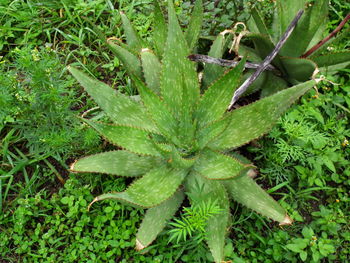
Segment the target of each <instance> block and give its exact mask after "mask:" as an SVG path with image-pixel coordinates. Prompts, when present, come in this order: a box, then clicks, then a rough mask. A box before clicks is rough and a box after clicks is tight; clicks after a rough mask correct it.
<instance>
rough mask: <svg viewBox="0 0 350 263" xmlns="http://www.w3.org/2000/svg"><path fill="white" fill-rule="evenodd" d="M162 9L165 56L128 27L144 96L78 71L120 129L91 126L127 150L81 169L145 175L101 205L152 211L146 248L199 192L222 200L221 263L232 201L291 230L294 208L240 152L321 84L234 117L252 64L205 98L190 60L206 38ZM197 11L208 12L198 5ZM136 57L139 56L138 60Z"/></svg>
mask: <svg viewBox="0 0 350 263" xmlns="http://www.w3.org/2000/svg"><path fill="white" fill-rule="evenodd" d="M198 3H200V4H201V1H197V4H196V5H197V7H198V6H201V5H200V4H198ZM156 4H157V3H156ZM156 8H157V7H156ZM158 8H159V6H158ZM159 11H160V10H158V12H156V16H158V17H159V18H161V19H160V20H157V21H158V22H157V21H156V23H161V25H162V26H158V27H155V33H154V35H157V36H158V38H157V40H158V41H159V42H156V43H157V44H156V45H154V46H155V50H156V51H155V52H153V51H151V49H149V48H144V47H143V46H142V45H141V44H144V43H143V42H142V41H141V40H140V38H138V37H137V36H136V33H135V31H134V30H133V28H132V27H131V25H130V24H128V21H124V25H125V24H127V25H128V26H129V29H128V30H127V32H128V34H126V36H127V40H128V46H126V45H125V44H124V45H125V46H122V45H119V46H117V45H116V46H117V49H118V50H119V57H121V55H120V54H121V53H123V54H127V53H126V52H129V53H128V54H130V55H131V57H134V58H135V59H134V60H133V61H134V62H135V64H137V65H138V66H140V68H133V67H129V65H130V63H131V62H132V60H129V61H128V62H129V64H127V60H126V62H125V63H126V64H124V66H126V68H127V70H128V72H129V74H130V76H131V78H132V80H133V83H134V85H135V86H136V87H137V89H138V92H139V94H140V98H141V99H140V100H135V99H134V98H132V97H129V96H126V95H124V94H122V93H120V92H116V91H115V90H114V89H112V88H111V87H109V86H108V85H106V84H104V83H103V82H100V81H98V80H95V79H92V78H90V77H89V76H88V75H86V74H85V73H83V72H81V71H80V70H78V69H76V68H74V67H69V70H70V72H71V74H73V76H74V77H75V78H76V79H77V80H78V81H79V83H80V84H81V85H82V86H83V87H84V88H85V90H86V91H87V92H88V94H89V95H90V96H91V97H92V98H93V99H94V100H95V102H96V103H97V104H98V105H99V106H100V108H102V109H103V110H104V111H105V113H106V114H107V115H108V116H109V118H110V120H111V121H112V122H113V124H105V123H101V122H95V121H92V120H88V119H85V122H86V123H88V124H89V125H90V126H91V127H93V128H94V129H95V130H96V131H98V132H99V133H100V134H101V136H103V137H104V138H105V139H106V140H107V141H109V142H110V143H112V144H114V145H116V146H117V147H118V148H119V149H122V150H115V151H111V152H104V153H99V154H96V155H92V156H87V157H84V158H82V159H80V160H77V161H76V162H75V163H74V164H73V165H72V167H71V170H72V171H76V172H95V173H106V174H113V175H118V176H125V177H135V180H134V182H133V183H132V184H131V185H130V186H129V187H128V188H127V189H126V190H125V191H124V192H111V193H106V194H102V195H100V196H98V197H96V198H95V200H94V201H93V202H96V201H99V200H104V199H115V200H117V201H119V202H122V203H125V204H129V205H131V206H134V207H137V208H144V209H148V210H147V212H146V214H145V217H144V219H143V221H142V224H141V226H140V228H139V230H138V233H137V239H136V247H137V249H139V250H141V249H143V248H145V247H147V246H148V245H150V244H151V243H152V242H153V241H154V240H155V239H156V237H157V235H158V234H159V233H160V232H161V231H162V230H163V229H164V227H165V226H166V224H167V222H168V221H169V220H170V219H171V218H172V217H173V216H174V214H175V212H176V211H177V210H178V208H179V207H180V206H181V204H182V202H183V200H184V198H185V197H186V195H188V196H191V193H193V192H194V191H196V192H195V194H196V196H197V197H198V198H196V200H191V199H190V202H205V201H207V200H211V201H213V200H216V201H217V203H218V205H219V206H220V209H221V212H220V213H219V214H217V215H214V216H212V217H210V219H209V221H208V223H207V228H206V241H207V244H208V246H209V248H210V250H211V253H212V255H213V257H214V260H215V262H221V261H222V260H224V255H223V254H224V252H223V249H224V243H225V236H226V234H227V227H228V224H229V214H230V202H231V200H234V201H237V202H239V203H241V204H242V205H244V206H246V207H248V208H250V209H252V210H254V211H256V212H257V213H260V214H261V215H264V216H266V217H269V218H271V219H273V220H275V221H278V222H279V223H280V224H281V225H284V224H290V223H291V219H290V218H289V217H288V215H287V214H286V211H285V210H284V209H283V208H282V207H281V206H280V205H279V204H278V203H277V202H276V201H275V200H274V199H273V198H272V197H270V196H269V195H268V194H267V193H266V192H265V191H264V190H263V189H262V188H261V187H260V186H259V185H258V184H257V183H256V182H255V181H254V180H253V179H252V178H251V177H250V176H249V174H250V173H249V171H251V169H253V168H254V165H253V164H251V163H249V162H247V161H246V159H245V158H242V157H240V156H239V155H238V154H232V151H233V150H234V149H236V148H238V147H240V146H242V145H244V144H247V143H249V142H250V141H251V140H254V139H256V138H259V137H260V136H262V135H264V134H265V133H267V132H268V131H269V130H270V128H271V127H272V126H273V124H274V122H275V121H276V120H277V119H278V118H279V116H280V115H281V114H282V113H283V112H284V111H285V110H286V109H287V108H288V107H289V106H290V105H291V104H292V103H293V102H294V101H295V100H296V99H298V98H299V97H300V96H301V95H303V94H304V93H305V92H306V91H308V90H309V89H310V88H311V87H313V85H314V84H315V81H308V82H305V83H303V84H299V85H297V86H294V87H291V88H288V89H285V90H283V91H280V92H278V93H276V94H274V95H272V96H269V97H266V98H264V99H261V100H259V101H256V102H254V103H252V104H249V105H246V106H242V107H240V108H238V109H235V110H233V111H229V112H228V111H226V108H227V106H228V104H229V102H230V100H231V96H232V94H233V92H234V91H235V90H236V88H237V87H238V86H239V83H240V80H241V76H242V72H243V71H244V63H245V61H244V60H242V61H241V62H240V63H239V64H238V66H236V67H235V68H233V69H230V70H229V71H227V72H225V73H224V74H222V75H221V76H218V78H217V80H216V81H214V82H213V83H212V85H211V86H210V87H209V88H208V89H206V90H205V91H204V93H201V83H200V81H199V78H198V73H197V70H196V65H195V64H194V63H193V62H191V61H189V60H188V59H187V56H188V55H189V54H190V52H191V49H192V48H193V46H194V43H195V42H196V39H198V34H196V35H195V36H193V35H192V36H189V35H190V34H186V32H185V34H184V33H183V32H182V29H181V28H180V26H179V23H178V20H177V17H176V14H175V11H174V7H173V4H172V2H171V1H169V6H168V23H167V24H165V19H164V16H163V15H162V13H161V12H159ZM195 12H199V13H200V12H202V11H201V10H200V9H199V8H197V11H196V10H195ZM125 19H126V17H124V20H125ZM159 21H163V22H159ZM200 24H201V21H199V20H197V21H194V22H191V23H190V27H192V32H199V29H198V28H200ZM187 32H189V31H187ZM131 43H132V44H131ZM128 49H129V50H128ZM136 52H139V53H138V54H139V55H137V56H136V55H135V54H136ZM160 58H162V59H160ZM198 186H200V187H199V188H200V189H201V190H200V192H198V191H197V190H198Z"/></svg>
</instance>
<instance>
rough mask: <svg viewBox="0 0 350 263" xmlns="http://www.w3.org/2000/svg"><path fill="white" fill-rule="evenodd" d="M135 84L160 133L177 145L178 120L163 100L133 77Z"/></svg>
mask: <svg viewBox="0 0 350 263" xmlns="http://www.w3.org/2000/svg"><path fill="white" fill-rule="evenodd" d="M134 81H135V83H136V86H137V87H138V90H139V92H140V94H141V97H142V101H143V103H144V104H145V106H146V108H147V109H148V111H149V114H150V115H151V117H152V119H153V120H154V122H155V123H156V125H157V126H158V129H159V130H160V131H161V133H162V134H163V135H164V136H166V137H168V139H169V140H171V141H172V142H173V143H175V144H177V145H179V144H180V142H179V141H178V139H177V134H178V132H177V131H178V121H177V119H176V118H175V117H174V115H173V114H172V113H171V112H170V111H169V110H168V108H167V107H166V105H165V104H164V101H162V100H161V99H160V98H159V97H158V96H157V95H156V94H155V93H153V92H152V91H151V90H150V89H149V88H147V87H146V86H145V84H144V83H143V82H142V81H140V80H139V79H137V78H134Z"/></svg>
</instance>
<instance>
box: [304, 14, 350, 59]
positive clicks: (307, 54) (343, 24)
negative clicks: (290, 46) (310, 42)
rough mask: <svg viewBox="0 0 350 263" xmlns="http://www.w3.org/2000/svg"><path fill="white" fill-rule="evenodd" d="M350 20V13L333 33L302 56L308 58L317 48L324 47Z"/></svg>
mask: <svg viewBox="0 0 350 263" xmlns="http://www.w3.org/2000/svg"><path fill="white" fill-rule="evenodd" d="M349 20H350V13H349V14H348V15H347V16H346V17H345V18H344V20H343V21H341V22H340V24H339V25H338V26H337V28H336V29H334V30H333V32H332V33H330V34H329V35H328V36H327V37H325V38H324V39H322V40H321V41H320V42H318V43H317V44H316V45H314V46H313V47H312V48H310V49H309V50H308V51H306V52H305V54H304V55H302V56H301V58H307V57H308V56H310V55H311V54H312V53H314V52H315V51H316V50H318V49H319V48H320V47H322V46H323V45H324V44H325V43H326V42H328V41H329V40H330V39H331V38H332V37H334V36H335V35H336V34H337V33H338V32H339V31H340V30H341V29H342V28H343V27H344V26H345V24H346V22H348V21H349Z"/></svg>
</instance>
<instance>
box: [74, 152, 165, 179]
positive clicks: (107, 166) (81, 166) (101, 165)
mask: <svg viewBox="0 0 350 263" xmlns="http://www.w3.org/2000/svg"><path fill="white" fill-rule="evenodd" d="M158 164H159V160H157V159H155V158H153V157H148V156H138V155H137V154H134V153H131V152H128V151H122V150H120V151H112V152H104V153H98V154H95V155H90V156H86V157H84V158H81V159H79V160H77V161H76V162H75V163H74V164H73V165H72V166H71V170H72V171H74V172H89V173H105V174H114V175H119V176H140V175H143V174H145V173H147V172H148V171H149V170H151V169H152V168H153V167H154V166H156V165H158Z"/></svg>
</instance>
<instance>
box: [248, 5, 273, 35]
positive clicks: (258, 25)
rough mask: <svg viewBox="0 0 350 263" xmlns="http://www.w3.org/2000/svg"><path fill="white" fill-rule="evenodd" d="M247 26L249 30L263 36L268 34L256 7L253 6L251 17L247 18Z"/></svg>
mask: <svg viewBox="0 0 350 263" xmlns="http://www.w3.org/2000/svg"><path fill="white" fill-rule="evenodd" d="M248 27H249V30H250V32H254V33H259V34H262V35H265V36H269V35H270V34H269V31H268V30H267V27H266V25H265V23H264V20H263V19H262V16H261V14H260V13H259V10H257V9H256V8H253V9H252V11H251V17H250V19H249V20H248Z"/></svg>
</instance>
